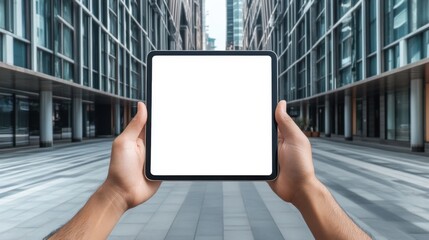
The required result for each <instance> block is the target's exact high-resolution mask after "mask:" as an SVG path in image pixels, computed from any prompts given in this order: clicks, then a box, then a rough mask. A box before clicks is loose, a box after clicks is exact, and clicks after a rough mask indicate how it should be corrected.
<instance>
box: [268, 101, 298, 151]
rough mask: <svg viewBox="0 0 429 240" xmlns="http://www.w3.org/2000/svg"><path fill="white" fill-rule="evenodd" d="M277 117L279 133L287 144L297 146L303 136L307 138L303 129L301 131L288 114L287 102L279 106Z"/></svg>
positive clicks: (280, 103) (281, 102)
mask: <svg viewBox="0 0 429 240" xmlns="http://www.w3.org/2000/svg"><path fill="white" fill-rule="evenodd" d="M275 117H276V122H277V125H278V128H279V131H280V133H281V135H282V136H283V138H284V139H285V141H286V142H289V143H295V144H296V143H297V140H300V139H302V137H303V136H304V137H305V135H304V134H303V133H302V131H301V129H299V127H298V126H297V125H296V124H295V122H294V121H293V119H292V118H291V117H290V116H289V115H288V114H287V112H286V101H285V100H282V101H280V102H279V103H278V104H277V108H276V113H275Z"/></svg>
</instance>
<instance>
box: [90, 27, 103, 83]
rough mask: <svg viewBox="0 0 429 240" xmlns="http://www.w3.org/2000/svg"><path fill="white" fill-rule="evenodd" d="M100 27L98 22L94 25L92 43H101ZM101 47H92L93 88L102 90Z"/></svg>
mask: <svg viewBox="0 0 429 240" xmlns="http://www.w3.org/2000/svg"><path fill="white" fill-rule="evenodd" d="M99 34H100V33H99V27H98V25H97V23H96V22H93V24H92V42H96V43H98V42H99ZM100 45H101V44H94V45H93V46H92V87H93V88H95V89H100V77H99V76H100V75H99V73H100V61H99V59H100Z"/></svg>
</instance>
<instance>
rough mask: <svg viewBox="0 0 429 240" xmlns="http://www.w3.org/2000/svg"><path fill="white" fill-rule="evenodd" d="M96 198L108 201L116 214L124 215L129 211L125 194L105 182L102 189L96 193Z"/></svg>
mask: <svg viewBox="0 0 429 240" xmlns="http://www.w3.org/2000/svg"><path fill="white" fill-rule="evenodd" d="M95 195H96V197H98V198H100V199H102V200H106V201H108V202H109V203H110V204H111V205H112V208H113V210H114V211H115V212H117V213H118V214H120V215H122V214H124V213H125V212H126V211H127V210H128V204H127V201H126V199H125V197H124V194H123V193H122V192H121V191H120V189H118V188H117V187H115V186H114V185H112V184H111V183H110V182H108V181H105V182H104V183H103V184H102V185H101V186H100V188H99V189H98V190H97V191H96V192H95Z"/></svg>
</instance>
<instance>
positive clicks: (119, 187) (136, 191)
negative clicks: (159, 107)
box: [103, 102, 161, 209]
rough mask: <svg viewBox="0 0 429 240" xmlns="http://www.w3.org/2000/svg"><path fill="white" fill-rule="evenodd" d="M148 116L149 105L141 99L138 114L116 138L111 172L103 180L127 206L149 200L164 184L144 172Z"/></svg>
mask: <svg viewBox="0 0 429 240" xmlns="http://www.w3.org/2000/svg"><path fill="white" fill-rule="evenodd" d="M146 120H147V110H146V106H145V105H144V104H143V103H142V102H139V103H138V110H137V114H136V115H135V116H134V118H133V120H132V121H131V122H130V123H129V124H128V126H127V127H126V129H125V130H124V131H123V132H122V134H121V135H119V136H118V137H117V138H116V139H115V141H114V142H113V146H112V155H111V160H110V167H109V174H108V176H107V179H106V181H105V182H104V183H103V186H104V187H106V188H108V189H109V190H111V191H114V192H115V193H116V194H118V195H119V196H121V197H122V198H123V200H124V202H125V204H126V207H127V209H129V208H133V207H135V206H137V205H139V204H141V203H143V202H145V201H147V200H148V199H149V198H150V197H152V196H153V195H154V194H155V192H156V191H157V190H158V188H159V186H160V184H161V182H160V181H149V180H148V179H147V178H146V177H145V174H144V165H145V159H146V157H145V152H146V151H145V129H144V127H145V125H146Z"/></svg>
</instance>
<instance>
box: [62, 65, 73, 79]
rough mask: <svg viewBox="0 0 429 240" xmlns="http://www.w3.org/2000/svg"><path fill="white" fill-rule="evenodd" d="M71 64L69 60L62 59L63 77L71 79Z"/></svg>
mask: <svg viewBox="0 0 429 240" xmlns="http://www.w3.org/2000/svg"><path fill="white" fill-rule="evenodd" d="M73 75H74V74H73V64H72V63H71V62H69V61H66V60H63V79H65V80H73Z"/></svg>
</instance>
